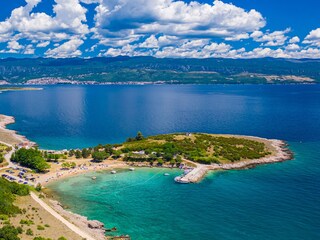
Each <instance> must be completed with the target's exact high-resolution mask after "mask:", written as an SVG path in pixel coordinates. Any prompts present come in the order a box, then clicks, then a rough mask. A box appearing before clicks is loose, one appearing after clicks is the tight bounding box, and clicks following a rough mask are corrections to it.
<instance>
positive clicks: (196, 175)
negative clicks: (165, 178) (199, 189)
mask: <svg viewBox="0 0 320 240" xmlns="http://www.w3.org/2000/svg"><path fill="white" fill-rule="evenodd" d="M207 172H208V166H206V165H202V164H197V167H195V168H194V169H192V170H191V171H189V172H188V173H186V174H183V175H181V176H178V177H176V178H175V179H174V180H175V181H176V182H178V183H196V182H199V181H200V180H202V178H203V177H204V176H205V175H206V174H207Z"/></svg>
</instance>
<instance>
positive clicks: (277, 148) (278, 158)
mask: <svg viewBox="0 0 320 240" xmlns="http://www.w3.org/2000/svg"><path fill="white" fill-rule="evenodd" d="M14 122H15V119H14V117H11V116H6V115H0V133H1V132H4V133H6V134H7V135H9V136H10V137H11V138H12V139H14V140H15V141H16V142H17V143H16V144H26V145H27V146H29V147H32V146H35V145H36V143H34V142H31V141H29V140H28V139H27V138H26V137H25V136H22V135H20V134H18V133H17V132H16V131H14V130H10V129H7V128H6V126H7V125H9V124H12V123H14ZM214 135H217V136H224V137H241V138H247V139H252V140H256V141H260V142H263V143H265V144H266V146H267V147H268V148H269V150H270V151H271V154H270V155H269V156H266V157H263V158H260V159H251V160H242V161H239V162H234V163H224V164H210V165H204V164H199V163H196V162H191V161H189V160H186V159H184V160H183V162H184V163H189V164H191V165H192V166H193V168H194V169H195V170H196V171H195V174H192V176H191V177H190V178H188V179H187V181H188V182H192V183H196V182H199V181H201V180H202V179H203V177H205V174H206V173H207V172H208V171H217V170H233V169H247V168H252V167H255V166H257V165H262V164H269V163H276V162H283V161H286V160H291V159H293V153H292V152H291V151H290V149H289V148H288V145H287V144H286V142H285V141H282V140H276V139H267V138H260V137H254V136H243V135H231V134H214ZM2 140H3V139H1V138H0V142H3V143H5V144H7V145H10V146H14V145H15V144H12V143H11V142H10V141H9V142H8V141H7V142H6V141H2ZM11 141H12V140H11ZM69 160H70V159H69ZM70 161H78V163H81V161H82V164H80V165H78V166H77V167H76V168H74V169H68V170H61V165H60V164H59V165H56V169H51V172H49V173H46V174H39V175H38V178H37V179H36V181H35V184H34V185H36V184H38V183H40V184H41V185H42V186H44V187H47V185H48V184H49V183H52V182H54V181H58V180H62V179H65V178H69V177H73V176H77V175H80V174H84V173H89V172H96V171H106V170H112V169H125V168H128V169H129V168H130V167H132V166H134V167H149V168H150V163H146V162H124V161H122V160H105V161H104V162H103V163H93V162H90V160H89V159H77V160H75V159H72V160H70ZM87 164H89V166H87ZM52 166H54V164H52ZM157 167H160V168H178V167H173V166H170V165H163V166H157ZM186 176H187V175H185V176H184V177H186ZM48 189H49V190H50V187H49V188H48ZM43 193H44V194H45V195H46V198H45V199H46V200H47V201H43V202H44V203H45V204H47V205H49V206H50V207H51V208H52V209H53V210H54V211H55V212H56V213H57V214H58V215H59V216H60V217H61V218H63V219H65V220H66V222H69V223H70V224H74V225H75V226H77V227H78V228H80V229H84V232H86V233H88V234H89V235H91V236H94V239H97V240H100V239H101V240H102V239H106V238H107V239H108V236H105V229H104V224H103V223H101V222H99V221H96V220H89V219H88V218H87V217H85V216H81V215H79V214H76V213H73V212H71V211H68V210H67V209H64V207H63V205H62V204H61V203H60V202H59V201H57V200H56V199H55V198H54V197H52V196H48V194H47V193H46V192H45V191H44V192H43ZM41 201H42V200H41ZM60 217H59V218H60ZM57 219H58V218H57ZM65 225H66V226H68V224H67V223H65ZM69 229H70V230H71V231H74V230H73V229H72V228H70V227H69ZM74 232H75V231H74Z"/></svg>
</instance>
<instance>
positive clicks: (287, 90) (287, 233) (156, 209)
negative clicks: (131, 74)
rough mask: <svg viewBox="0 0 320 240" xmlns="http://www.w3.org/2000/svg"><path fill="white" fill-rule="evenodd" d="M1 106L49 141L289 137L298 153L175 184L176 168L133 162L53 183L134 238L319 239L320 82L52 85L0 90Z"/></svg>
mask: <svg viewBox="0 0 320 240" xmlns="http://www.w3.org/2000/svg"><path fill="white" fill-rule="evenodd" d="M0 113H4V114H8V115H13V116H15V117H16V120H17V122H16V124H14V125H11V126H10V128H12V129H15V130H18V131H19V132H20V133H22V134H25V135H26V136H27V137H28V138H30V139H32V140H34V141H36V142H38V143H39V144H40V146H41V147H44V148H54V149H62V148H70V147H83V146H92V145H95V144H98V143H109V142H110V143H113V142H121V141H123V140H125V139H126V138H127V137H128V136H132V135H134V134H135V133H136V132H137V131H139V130H141V131H142V132H143V133H144V134H146V135H151V134H158V133H168V132H178V131H198V132H209V133H235V134H245V135H256V136H261V137H268V138H278V139H284V140H287V141H288V142H289V144H290V148H291V150H292V151H294V153H295V160H293V161H287V162H283V163H278V164H272V165H265V166H259V167H257V168H255V169H250V170H242V171H228V172H217V173H212V174H210V175H209V176H208V177H207V178H206V179H204V180H203V181H202V182H201V183H199V184H191V185H179V184H175V183H174V181H173V178H174V176H176V175H178V174H179V171H177V170H172V171H171V170H170V173H171V175H170V176H168V177H165V176H163V173H164V172H166V171H169V170H162V169H138V170H137V171H134V172H129V171H123V172H120V173H119V174H116V175H111V174H109V173H108V172H104V173H91V174H88V175H83V176H77V177H74V178H70V179H67V180H62V182H57V183H55V184H53V185H52V186H51V187H52V188H53V190H54V191H55V192H56V193H57V194H58V195H59V197H60V200H61V201H62V202H63V203H64V204H66V205H68V206H69V207H70V209H71V210H72V211H74V212H77V213H80V214H83V215H86V216H88V217H89V218H90V219H98V220H100V221H102V222H104V223H105V224H106V226H107V227H113V226H116V227H117V228H118V229H119V232H118V233H119V234H120V233H123V234H130V236H132V239H217V240H220V239H223V240H225V239H257V240H258V239H259V240H260V239H270V240H273V239H274V240H275V239H290V240H291V239H297V240H298V239H299V240H300V239H308V240H309V239H311V240H313V239H320V234H319V226H320V184H319V176H320V157H319V149H320V127H319V126H320V85H268V86H266V85H232V86H231V85H217V86H205V85H200V86H198V85H188V86H178V85H173V86H168V85H165V86H52V87H45V90H43V91H37V92H6V93H3V94H0ZM92 175H95V176H97V180H96V181H92V180H91V178H90V176H92Z"/></svg>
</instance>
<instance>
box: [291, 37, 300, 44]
mask: <svg viewBox="0 0 320 240" xmlns="http://www.w3.org/2000/svg"><path fill="white" fill-rule="evenodd" d="M298 42H300V38H299V37H298V36H295V37H293V38H291V39H290V40H289V43H298Z"/></svg>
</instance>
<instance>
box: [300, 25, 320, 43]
mask: <svg viewBox="0 0 320 240" xmlns="http://www.w3.org/2000/svg"><path fill="white" fill-rule="evenodd" d="M303 43H305V44H310V45H315V46H320V28H317V29H315V30H312V31H311V32H310V33H309V34H308V35H307V36H306V38H305V39H304V41H303Z"/></svg>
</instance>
